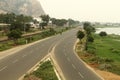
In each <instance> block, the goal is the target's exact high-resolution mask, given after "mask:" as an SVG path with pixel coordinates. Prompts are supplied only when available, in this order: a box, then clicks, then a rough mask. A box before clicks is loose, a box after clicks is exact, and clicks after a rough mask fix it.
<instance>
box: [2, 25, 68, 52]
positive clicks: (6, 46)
mask: <svg viewBox="0 0 120 80" xmlns="http://www.w3.org/2000/svg"><path fill="white" fill-rule="evenodd" d="M68 29H70V28H62V27H61V28H55V29H53V28H50V29H47V30H44V31H42V32H41V33H38V34H36V35H31V36H30V37H22V38H20V37H18V36H17V42H13V41H12V40H13V35H14V36H16V35H19V34H18V32H19V31H18V32H16V30H14V31H15V32H13V33H12V34H11V33H10V34H9V36H10V35H12V36H10V38H12V40H9V41H6V42H4V43H1V44H0V51H3V50H6V49H10V48H12V47H14V46H15V44H16V43H17V45H23V44H26V40H27V43H31V42H34V41H37V40H40V39H43V38H46V37H49V36H52V35H55V34H59V33H61V32H64V31H66V30H68ZM15 38H16V37H15Z"/></svg>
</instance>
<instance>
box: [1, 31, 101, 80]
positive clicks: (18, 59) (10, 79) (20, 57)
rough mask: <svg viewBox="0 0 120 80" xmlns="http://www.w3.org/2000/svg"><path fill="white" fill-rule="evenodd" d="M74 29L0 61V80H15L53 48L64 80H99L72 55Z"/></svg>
mask: <svg viewBox="0 0 120 80" xmlns="http://www.w3.org/2000/svg"><path fill="white" fill-rule="evenodd" d="M76 31H77V30H76V29H73V30H70V31H67V32H64V33H63V34H62V35H57V36H53V37H51V38H49V39H47V40H44V41H42V42H39V43H36V44H34V45H32V46H29V47H27V48H25V49H23V50H21V51H19V52H17V53H15V54H13V55H10V56H8V57H5V58H4V59H1V60H0V80H17V79H18V78H19V77H21V76H22V75H23V74H25V73H26V72H27V71H28V70H29V69H30V68H32V67H33V66H34V65H35V64H36V63H37V62H38V61H40V60H41V59H43V58H44V57H45V56H46V55H47V54H48V53H49V52H50V51H51V50H52V47H54V46H55V45H56V44H58V43H59V44H58V45H57V46H56V49H55V56H56V60H57V62H58V64H59V66H60V68H61V69H62V71H63V74H64V76H65V78H66V80H100V79H99V77H98V76H96V74H94V73H93V72H92V71H91V70H89V69H88V68H87V67H86V66H85V65H84V64H83V63H82V62H81V61H80V60H79V59H78V58H77V57H76V56H75V54H74V52H73V44H74V42H75V40H76V38H75V34H76Z"/></svg>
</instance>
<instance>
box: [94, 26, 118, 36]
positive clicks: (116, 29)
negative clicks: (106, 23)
mask: <svg viewBox="0 0 120 80" xmlns="http://www.w3.org/2000/svg"><path fill="white" fill-rule="evenodd" d="M101 31H105V32H106V33H107V34H115V35H120V27H119V28H97V30H96V33H97V34H98V33H100V32H101Z"/></svg>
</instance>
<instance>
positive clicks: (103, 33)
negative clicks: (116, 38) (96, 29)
mask: <svg viewBox="0 0 120 80" xmlns="http://www.w3.org/2000/svg"><path fill="white" fill-rule="evenodd" d="M99 35H100V36H101V37H103V36H107V33H106V32H104V31H102V32H100V33H99Z"/></svg>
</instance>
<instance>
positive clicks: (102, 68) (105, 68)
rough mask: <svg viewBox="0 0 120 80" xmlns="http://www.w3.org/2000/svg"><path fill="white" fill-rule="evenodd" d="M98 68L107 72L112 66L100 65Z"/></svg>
mask: <svg viewBox="0 0 120 80" xmlns="http://www.w3.org/2000/svg"><path fill="white" fill-rule="evenodd" d="M99 68H100V69H101V70H108V69H111V68H112V65H111V64H106V63H105V64H101V65H100V66H99Z"/></svg>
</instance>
